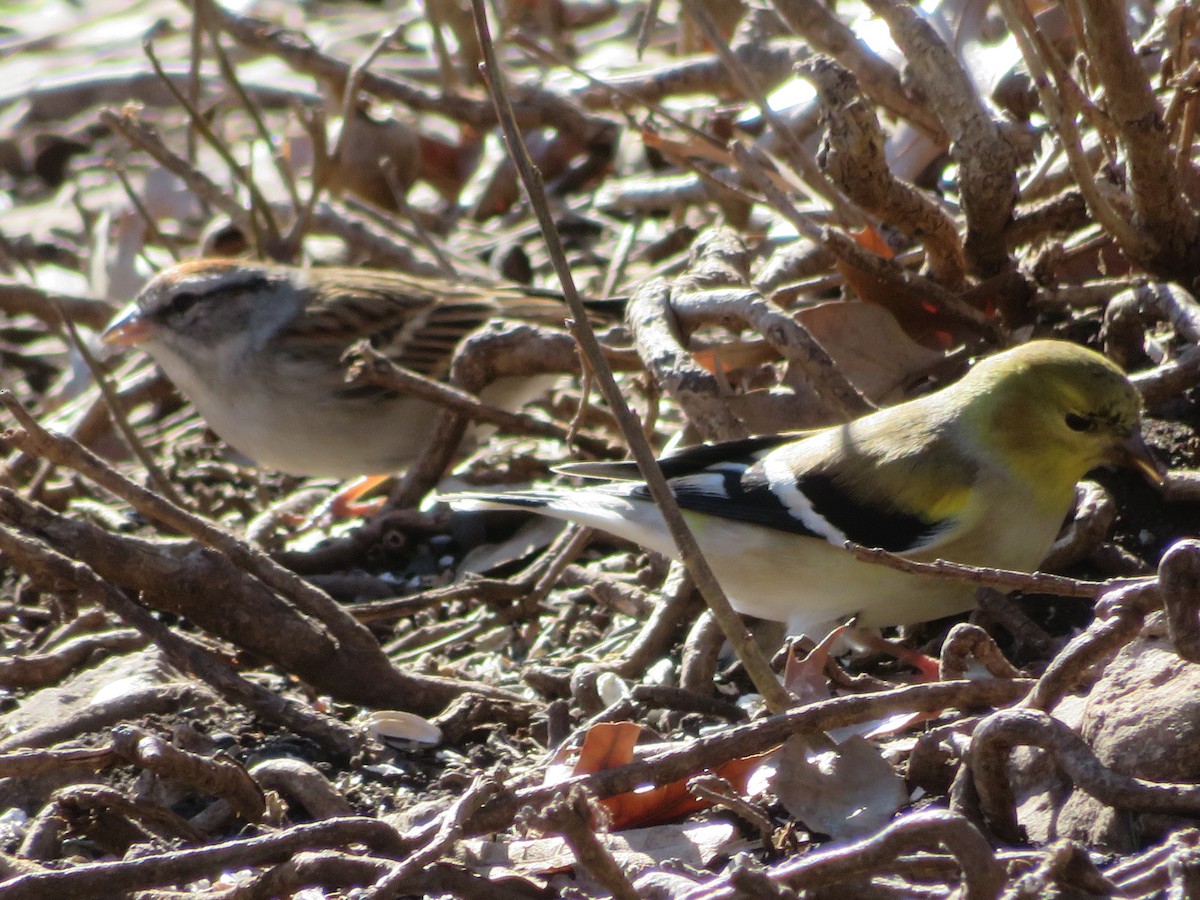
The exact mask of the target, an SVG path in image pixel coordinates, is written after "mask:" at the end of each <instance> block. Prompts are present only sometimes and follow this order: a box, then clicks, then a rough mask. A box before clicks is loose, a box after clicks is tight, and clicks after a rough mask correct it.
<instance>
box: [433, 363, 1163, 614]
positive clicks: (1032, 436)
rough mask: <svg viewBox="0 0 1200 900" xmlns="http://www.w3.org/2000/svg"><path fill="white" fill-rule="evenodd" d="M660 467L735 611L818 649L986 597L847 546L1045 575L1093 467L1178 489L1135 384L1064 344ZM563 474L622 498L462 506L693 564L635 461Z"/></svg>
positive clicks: (497, 500) (698, 450) (580, 493)
mask: <svg viewBox="0 0 1200 900" xmlns="http://www.w3.org/2000/svg"><path fill="white" fill-rule="evenodd" d="M660 463H661V465H662V468H663V472H664V473H665V474H666V476H667V478H668V481H669V483H670V485H671V489H672V491H673V493H674V495H675V497H676V499H677V500H678V502H679V505H680V507H681V508H682V509H683V511H684V516H685V518H686V519H687V522H688V525H689V526H690V527H691V528H692V530H693V531H694V533H695V535H696V538H697V540H698V541H699V542H700V546H701V548H702V549H703V551H704V553H705V556H706V557H707V558H708V562H709V564H710V565H711V566H712V568H713V570H714V572H715V573H716V576H717V579H718V581H720V582H721V585H722V587H724V588H725V590H726V592H727V593H728V595H729V599H730V602H731V603H732V604H733V606H734V608H735V609H737V610H738V611H739V612H742V613H747V614H749V615H754V616H758V617H760V618H764V619H773V620H776V621H781V622H786V623H787V626H788V630H789V632H791V633H793V634H801V633H805V634H809V635H810V636H815V637H819V636H820V634H818V633H816V630H817V629H818V628H820V627H824V626H825V625H827V624H829V623H836V622H837V621H844V620H846V619H848V618H850V617H851V616H857V617H858V619H857V624H858V625H860V626H863V627H880V626H885V625H903V624H907V623H910V622H920V621H926V620H929V619H935V618H939V617H941V616H947V615H951V614H953V613H956V612H962V611H964V610H967V609H969V608H970V607H971V605H972V596H973V588H972V587H971V586H970V585H964V584H963V583H962V582H955V581H950V580H946V579H938V578H935V577H932V576H926V575H911V574H906V573H903V572H899V571H896V570H894V569H889V568H885V567H883V566H879V565H873V564H871V563H866V562H860V561H859V560H857V559H855V558H854V557H853V556H852V555H851V554H849V553H847V552H846V550H844V549H843V544H844V543H845V542H846V541H848V540H849V541H853V542H855V543H857V544H862V545H865V546H868V547H882V548H884V549H885V550H890V551H892V552H893V553H898V554H901V555H903V556H905V557H908V558H910V559H915V560H925V561H929V560H934V559H946V560H951V561H953V562H957V563H965V564H968V565H977V566H990V567H997V568H1005V569H1019V570H1024V571H1028V570H1030V569H1033V568H1035V567H1036V566H1037V565H1038V563H1040V562H1041V561H1042V559H1043V557H1044V556H1045V554H1046V551H1047V550H1048V549H1049V548H1050V545H1051V543H1052V542H1053V541H1054V538H1055V536H1056V535H1057V534H1058V531H1059V528H1060V527H1061V526H1062V524H1063V520H1064V519H1065V517H1066V515H1067V513H1068V511H1069V510H1070V508H1071V503H1072V499H1073V496H1074V486H1075V483H1076V482H1077V481H1078V480H1079V479H1080V478H1082V477H1083V475H1084V474H1085V473H1086V472H1088V471H1089V470H1090V469H1093V468H1095V467H1097V466H1102V465H1105V464H1114V463H1115V464H1127V465H1134V466H1136V467H1138V468H1139V469H1141V470H1142V471H1143V472H1144V473H1145V474H1147V475H1148V476H1150V477H1151V478H1153V479H1154V480H1158V481H1161V472H1160V469H1159V467H1158V464H1157V463H1156V462H1155V460H1154V458H1153V457H1152V456H1151V454H1150V452H1149V450H1148V448H1147V447H1146V445H1145V443H1144V442H1143V440H1142V436H1141V401H1140V398H1139V396H1138V393H1137V391H1136V390H1135V388H1134V387H1133V385H1132V384H1130V382H1129V380H1128V379H1127V378H1126V377H1125V375H1124V374H1123V373H1122V372H1121V370H1120V369H1119V368H1117V366H1116V365H1114V364H1113V363H1112V362H1110V361H1109V360H1107V359H1105V358H1104V357H1103V356H1101V355H1100V354H1098V353H1095V352H1093V351H1091V350H1088V349H1085V348H1083V347H1080V346H1078V345H1076V344H1072V343H1069V342H1065V341H1051V340H1043V341H1033V342H1030V343H1027V344H1024V345H1022V346H1019V347H1016V348H1014V349H1011V350H1007V351H1004V352H1002V353H997V354H995V355H994V356H992V357H989V358H987V359H984V360H983V361H981V362H980V363H978V364H977V365H976V366H975V367H974V368H973V369H972V370H971V371H970V372H969V373H968V374H967V375H966V376H964V377H963V378H962V379H961V380H960V381H958V382H957V383H955V384H953V385H950V386H949V387H946V388H944V389H942V390H940V391H937V392H935V393H932V394H929V395H927V396H924V397H920V398H918V399H915V400H910V401H908V402H907V403H902V404H900V405H898V406H893V407H891V408H888V409H882V410H879V411H878V412H874V413H871V414H870V415H867V416H864V417H862V418H860V419H857V420H856V421H853V422H850V423H848V424H845V425H835V426H832V427H829V428H824V429H820V430H817V431H808V432H802V433H795V432H793V433H790V434H781V435H772V436H764V437H753V438H747V439H745V440H738V441H729V442H725V443H718V444H705V445H699V446H695V447H688V448H684V449H683V450H681V451H679V452H677V453H673V454H671V455H668V456H665V457H663V458H662V459H661V460H660ZM564 471H566V472H567V473H569V474H572V475H583V476H587V477H595V478H601V479H606V480H608V481H610V482H612V483H609V484H604V485H599V486H590V487H583V488H547V489H545V490H530V491H521V492H515V493H508V494H459V495H454V496H450V497H447V498H446V500H447V501H448V502H449V503H450V504H451V505H452V506H454V507H456V508H459V509H507V508H521V509H530V510H534V511H536V512H538V513H541V514H543V515H547V516H552V517H554V518H559V519H566V520H568V521H571V522H578V523H580V524H583V525H589V526H591V527H593V528H599V529H601V530H603V531H607V532H609V533H611V534H615V535H618V536H620V537H623V538H626V539H628V540H631V541H634V542H636V543H639V544H641V545H643V546H645V547H648V548H650V549H651V550H656V551H658V552H660V553H664V554H667V555H670V556H675V555H676V551H675V545H674V542H673V541H672V540H671V536H670V534H669V532H668V531H667V528H666V525H665V524H664V522H663V519H662V516H661V515H660V513H659V512H658V509H657V507H655V505H654V504H653V502H652V501H651V500H650V495H649V492H648V491H647V489H646V486H645V485H644V484H643V483H642V482H640V480H638V478H639V476H638V473H637V468H636V466H634V464H633V463H617V464H611V463H598V464H588V463H584V464H578V465H573V466H568V467H565V468H564ZM821 633H823V632H821Z"/></svg>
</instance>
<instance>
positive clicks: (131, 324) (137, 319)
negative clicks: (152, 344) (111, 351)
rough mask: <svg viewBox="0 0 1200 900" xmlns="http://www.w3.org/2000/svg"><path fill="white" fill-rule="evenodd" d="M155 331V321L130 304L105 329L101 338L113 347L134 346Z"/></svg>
mask: <svg viewBox="0 0 1200 900" xmlns="http://www.w3.org/2000/svg"><path fill="white" fill-rule="evenodd" d="M153 331H154V323H152V322H151V321H150V320H149V319H147V318H145V317H144V316H143V315H142V311H141V310H140V309H138V308H137V307H136V306H130V307H128V308H127V309H126V310H125V311H124V312H122V313H121V314H120V315H119V316H118V317H117V318H116V320H115V321H113V322H112V323H111V324H110V325H109V326H108V327H107V328H106V329H104V333H103V334H101V335H100V340H101V341H102V342H103V343H105V344H108V345H109V346H112V347H133V346H135V345H137V344H140V343H142V341H144V340H146V338H148V337H150V335H151V334H152V333H153Z"/></svg>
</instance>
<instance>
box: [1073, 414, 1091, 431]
mask: <svg viewBox="0 0 1200 900" xmlns="http://www.w3.org/2000/svg"><path fill="white" fill-rule="evenodd" d="M1067 427H1068V428H1070V429H1071V430H1072V431H1092V430H1093V429H1095V427H1096V421H1095V419H1089V418H1088V417H1087V416H1080V415H1076V414H1075V413H1067Z"/></svg>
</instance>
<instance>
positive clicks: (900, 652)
mask: <svg viewBox="0 0 1200 900" xmlns="http://www.w3.org/2000/svg"><path fill="white" fill-rule="evenodd" d="M846 635H847V637H849V639H850V640H852V641H853V642H854V643H855V644H858V645H859V646H860V647H863V648H865V649H867V650H874V651H875V652H876V653H886V654H887V655H888V656H891V657H894V658H895V659H898V660H900V662H903V663H908V665H910V666H912V667H913V668H914V669H916V670H917V671H918V672H919V673H920V674H921V680H922V681H937V680H938V661H937V660H936V659H934V658H933V657H932V656H926V655H925V654H924V653H918V652H917V651H916V650H911V649H909V648H908V647H905V646H904V645H903V644H900V643H897V642H896V641H889V640H888V639H887V638H885V637H883V636H882V635H879V634H876V633H875V632H873V631H868V630H866V629H863V628H849V629H847V630H846Z"/></svg>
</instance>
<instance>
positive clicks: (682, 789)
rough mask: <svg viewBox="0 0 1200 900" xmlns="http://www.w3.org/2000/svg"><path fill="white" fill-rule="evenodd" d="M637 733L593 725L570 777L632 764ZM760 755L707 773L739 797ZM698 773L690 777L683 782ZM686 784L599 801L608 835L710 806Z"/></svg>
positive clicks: (623, 725) (554, 778)
mask: <svg viewBox="0 0 1200 900" xmlns="http://www.w3.org/2000/svg"><path fill="white" fill-rule="evenodd" d="M641 733H642V727H641V726H640V725H637V724H635V723H633V722H604V723H601V724H598V725H593V726H592V727H591V728H590V729H589V730H588V733H587V735H586V736H585V737H584V739H583V745H582V746H581V747H580V749H579V759H578V760H577V762H576V763H575V766H574V767H573V768H572V770H571V772H570V775H571V776H574V775H587V774H591V773H592V772H599V771H601V770H603V769H611V768H615V767H617V766H624V765H628V764H629V763H631V762H633V748H634V746H635V745H636V744H637V741H638V738H639V737H640V736H641ZM773 752H774V750H771V751H768V752H767V753H761V754H758V755H757V756H747V757H743V758H740V759H731V760H729V761H728V762H725V763H723V764H721V765H719V766H717V767H716V768H715V769H712V770H706V771H712V772H713V773H714V774H716V775H719V776H720V777H722V778H724V779H725V780H726V781H728V782H729V783H730V784H731V785H732V786H733V788H734V789H735V790H736V791H738V792H739V793H742V794H746V793H748V790H747V787H746V784H747V782H748V781H749V779H750V777H751V776H752V775H753V774H754V772H755V771H756V770H757V769H758V768H759V767H760V766H761V765H762V763H763V761H764V760H765V759H766V758H767V757H768V756H770V755H771V753H773ZM564 774H565V773H563V772H562V767H561V766H551V767H550V768H549V769H548V770H547V772H546V781H545V783H547V784H554V783H558V782H559V781H562V780H564V779H563V775H564ZM698 774H700V772H693V773H691V774H690V775H689V776H688V778H691V777H692V776H693V775H698ZM688 778H683V779H680V780H679V781H672V782H670V783H669V784H664V785H659V786H654V785H646V786H645V787H641V788H638V789H637V790H633V791H628V792H626V793H624V794H616V795H615V796H612V797H608V798H606V799H604V800H601V801H600V803H601V805H602V806H603V807H604V808H605V809H606V810H607V811H608V814H609V819H610V822H609V824H610V827H612V828H613V830H620V829H622V828H630V827H637V826H645V825H655V824H659V823H663V822H669V821H671V820H673V819H678V818H680V817H681V816H685V815H687V814H688V813H690V812H695V811H696V810H698V809H705V808H706V807H708V806H710V805H711V804H710V803H709V802H708V801H706V800H700V799H698V798H696V797H694V796H692V794H691V792H690V791H688V789H687V781H688Z"/></svg>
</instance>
